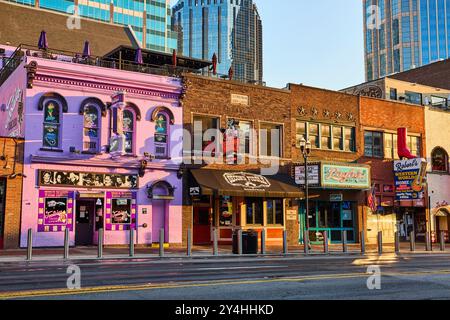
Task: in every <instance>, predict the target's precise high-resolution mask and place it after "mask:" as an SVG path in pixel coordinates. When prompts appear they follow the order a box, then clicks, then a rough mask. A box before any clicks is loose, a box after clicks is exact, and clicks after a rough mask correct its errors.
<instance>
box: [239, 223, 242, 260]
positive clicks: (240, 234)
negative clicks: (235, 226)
mask: <svg viewBox="0 0 450 320" xmlns="http://www.w3.org/2000/svg"><path fill="white" fill-rule="evenodd" d="M238 254H239V255H240V256H241V255H242V230H240V229H239V230H238Z"/></svg>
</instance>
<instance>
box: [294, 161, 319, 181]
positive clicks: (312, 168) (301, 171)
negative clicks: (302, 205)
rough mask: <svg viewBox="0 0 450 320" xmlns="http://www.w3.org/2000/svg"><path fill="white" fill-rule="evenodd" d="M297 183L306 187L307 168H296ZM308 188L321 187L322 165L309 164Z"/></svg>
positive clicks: (300, 166) (299, 166) (302, 166)
mask: <svg viewBox="0 0 450 320" xmlns="http://www.w3.org/2000/svg"><path fill="white" fill-rule="evenodd" d="M294 178H295V183H296V184H298V185H303V186H304V185H305V166H304V165H298V166H295V167H294ZM308 186H310V187H319V186H320V165H319V164H312V165H310V164H308Z"/></svg>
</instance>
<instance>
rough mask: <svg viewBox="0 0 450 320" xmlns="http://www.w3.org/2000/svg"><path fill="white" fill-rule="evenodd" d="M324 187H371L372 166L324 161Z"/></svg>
mask: <svg viewBox="0 0 450 320" xmlns="http://www.w3.org/2000/svg"><path fill="white" fill-rule="evenodd" d="M322 187H324V188H333V189H370V168H369V167H366V166H351V165H338V164H330V163H322Z"/></svg>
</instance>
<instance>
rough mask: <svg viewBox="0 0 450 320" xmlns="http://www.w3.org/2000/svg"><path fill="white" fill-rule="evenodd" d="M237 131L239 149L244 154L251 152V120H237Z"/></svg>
mask: <svg viewBox="0 0 450 320" xmlns="http://www.w3.org/2000/svg"><path fill="white" fill-rule="evenodd" d="M239 132H240V142H239V144H240V146H239V150H240V151H242V152H243V153H244V154H253V153H254V152H253V143H252V142H253V123H252V122H251V121H239Z"/></svg>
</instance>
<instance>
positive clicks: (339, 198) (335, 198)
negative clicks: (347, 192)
mask: <svg viewBox="0 0 450 320" xmlns="http://www.w3.org/2000/svg"><path fill="white" fill-rule="evenodd" d="M342 201H344V195H343V194H342V193H340V194H330V202H342Z"/></svg>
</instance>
